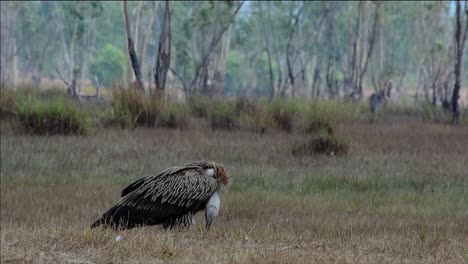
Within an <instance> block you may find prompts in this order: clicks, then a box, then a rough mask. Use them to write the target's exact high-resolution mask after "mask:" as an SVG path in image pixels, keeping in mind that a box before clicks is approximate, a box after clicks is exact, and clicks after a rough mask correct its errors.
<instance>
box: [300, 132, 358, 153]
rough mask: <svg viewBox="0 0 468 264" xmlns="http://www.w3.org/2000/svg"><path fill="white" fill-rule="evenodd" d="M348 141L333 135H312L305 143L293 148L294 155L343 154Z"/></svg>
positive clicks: (346, 151) (346, 148)
mask: <svg viewBox="0 0 468 264" xmlns="http://www.w3.org/2000/svg"><path fill="white" fill-rule="evenodd" d="M348 148H349V147H348V143H347V142H346V141H344V140H341V139H338V138H337V137H336V136H334V135H329V134H325V135H324V134H320V135H318V136H314V137H312V138H311V139H310V140H309V141H308V142H307V143H305V144H301V145H298V146H296V147H295V148H293V150H292V154H293V155H294V156H302V155H312V154H327V155H331V156H333V155H337V156H339V155H345V154H347V153H348Z"/></svg>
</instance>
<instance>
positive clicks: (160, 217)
mask: <svg viewBox="0 0 468 264" xmlns="http://www.w3.org/2000/svg"><path fill="white" fill-rule="evenodd" d="M130 187H131V190H130V189H128V190H127V192H126V195H125V196H124V197H122V199H121V201H120V202H119V203H118V204H117V205H115V206H114V207H112V208H111V209H109V210H108V211H107V212H106V213H104V215H103V217H102V218H101V219H100V220H98V221H97V222H96V223H95V224H93V226H96V225H99V224H108V225H111V226H122V227H127V228H131V227H135V226H138V225H147V224H149V225H153V224H161V223H165V222H167V221H170V220H171V219H174V218H178V217H181V216H183V215H186V214H189V213H191V212H194V211H198V210H202V209H203V207H204V205H205V204H206V202H207V201H208V199H209V198H210V197H211V195H213V193H214V192H215V191H216V190H218V189H219V185H218V183H217V182H216V180H215V179H214V178H213V177H210V176H209V175H205V174H203V173H201V172H200V171H193V170H184V171H181V172H178V173H172V174H168V175H166V176H164V177H161V176H160V175H159V177H158V175H155V176H152V177H146V178H143V179H141V180H139V181H136V182H135V183H134V184H132V185H130V186H129V187H127V188H130ZM127 188H126V189H127Z"/></svg>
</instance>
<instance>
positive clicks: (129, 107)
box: [111, 87, 190, 128]
mask: <svg viewBox="0 0 468 264" xmlns="http://www.w3.org/2000/svg"><path fill="white" fill-rule="evenodd" d="M111 106H112V109H113V117H112V120H111V123H117V124H119V125H120V126H121V127H122V128H127V127H169V128H181V127H184V126H185V125H186V123H187V120H188V118H189V115H190V109H189V108H188V107H186V106H183V105H180V104H175V103H171V102H168V101H164V100H161V99H159V98H156V97H154V96H148V97H147V96H145V95H144V94H143V93H142V92H141V91H139V90H136V89H125V88H121V87H116V88H114V89H113V93H112V99H111Z"/></svg>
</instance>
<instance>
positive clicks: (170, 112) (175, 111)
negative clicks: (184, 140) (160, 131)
mask: <svg viewBox="0 0 468 264" xmlns="http://www.w3.org/2000/svg"><path fill="white" fill-rule="evenodd" d="M160 111H161V113H160V116H159V118H158V126H159V127H168V128H183V127H185V126H186V125H187V122H188V119H189V117H190V108H189V107H188V106H185V105H182V104H177V103H172V102H164V103H163V104H162V107H161V108H160Z"/></svg>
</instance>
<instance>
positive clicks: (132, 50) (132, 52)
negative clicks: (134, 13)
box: [122, 0, 144, 91]
mask: <svg viewBox="0 0 468 264" xmlns="http://www.w3.org/2000/svg"><path fill="white" fill-rule="evenodd" d="M122 13H123V18H124V19H123V20H124V26H125V37H126V38H127V41H126V43H127V52H128V56H127V57H128V58H129V60H130V63H131V67H132V69H133V72H134V74H135V78H136V84H137V88H138V89H140V90H142V91H144V87H143V81H142V77H141V70H140V64H139V63H138V58H137V55H136V53H135V47H134V45H133V40H132V37H131V32H130V21H129V20H128V14H127V1H126V0H123V2H122ZM129 67H130V65H129ZM130 76H132V74H131V73H130ZM130 76H129V77H130ZM131 79H132V78H131V77H130V78H129V80H131Z"/></svg>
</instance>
